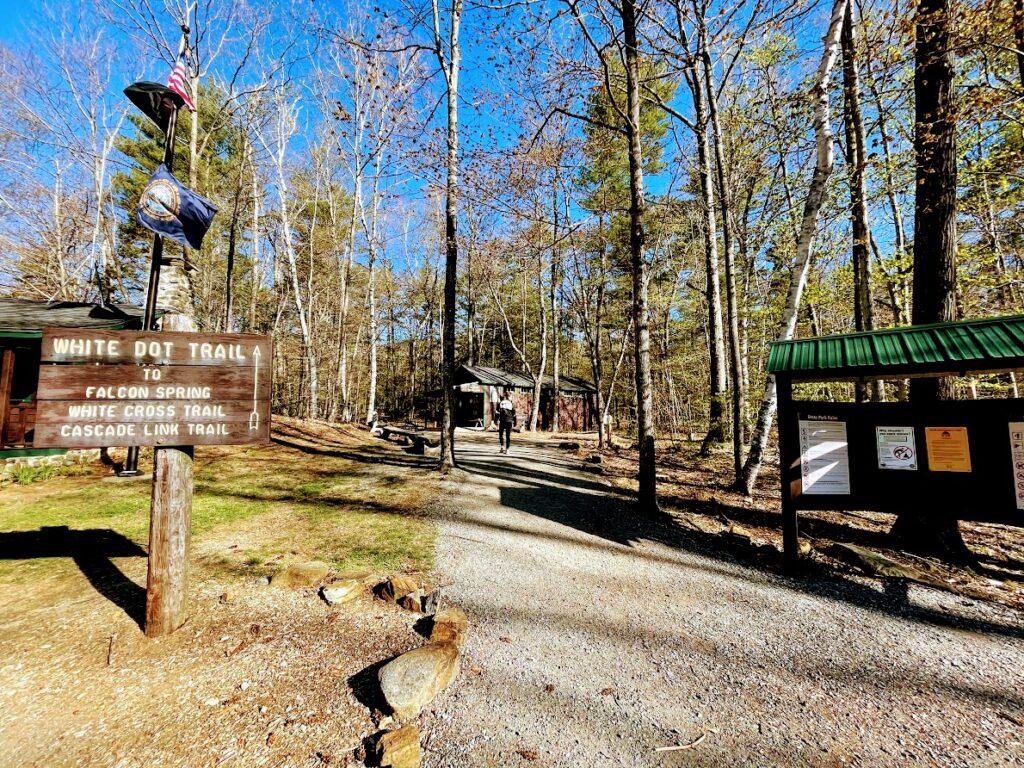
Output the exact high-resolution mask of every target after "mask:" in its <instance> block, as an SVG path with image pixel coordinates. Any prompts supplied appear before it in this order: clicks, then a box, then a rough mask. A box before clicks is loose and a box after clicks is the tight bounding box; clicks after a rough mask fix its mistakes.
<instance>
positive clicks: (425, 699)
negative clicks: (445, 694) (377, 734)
mask: <svg viewBox="0 0 1024 768" xmlns="http://www.w3.org/2000/svg"><path fill="white" fill-rule="evenodd" d="M458 671H459V647H458V646H457V645H456V644H455V643H452V642H444V643H427V644H426V645H424V646H422V647H420V648H415V649H413V650H411V651H409V652H408V653H403V654H402V655H401V656H399V657H398V658H396V659H392V660H391V661H389V662H388V663H387V664H385V665H384V666H383V667H381V669H380V671H379V672H378V673H377V679H378V680H379V681H380V690H381V693H382V694H383V695H384V700H385V701H386V702H387V705H388V706H389V707H391V711H392V712H394V714H395V716H396V717H398V718H399V719H400V720H409V719H411V718H413V717H416V715H418V714H419V713H420V712H421V711H422V710H423V708H424V707H425V706H427V704H429V703H430V702H431V701H433V700H434V697H435V696H437V694H439V693H440V692H441V691H443V690H444V689H445V688H447V687H448V685H449V684H450V683H451V681H452V680H453V679H454V678H455V676H456V675H457V674H458Z"/></svg>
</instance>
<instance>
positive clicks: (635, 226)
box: [619, 0, 658, 513]
mask: <svg viewBox="0 0 1024 768" xmlns="http://www.w3.org/2000/svg"><path fill="white" fill-rule="evenodd" d="M635 3H636V0H622V5H621V7H620V9H619V10H620V15H621V18H622V35H623V40H624V42H625V64H626V104H627V108H628V120H627V121H626V134H627V139H628V142H629V255H630V262H631V266H632V278H633V328H634V333H635V335H634V341H635V344H634V369H635V376H636V400H637V409H636V413H637V441H638V442H639V444H640V460H639V471H638V473H637V480H638V496H637V501H638V502H639V505H640V509H641V511H643V512H647V513H654V512H657V511H658V493H657V477H656V470H657V466H656V464H655V460H656V451H655V445H654V397H653V393H652V391H651V390H652V386H651V332H650V328H649V311H648V307H647V260H646V257H645V255H644V240H645V234H644V214H645V210H646V201H645V199H644V168H643V146H642V144H641V128H640V56H639V51H638V49H637V35H636V5H635Z"/></svg>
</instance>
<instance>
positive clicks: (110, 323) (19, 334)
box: [0, 298, 145, 339]
mask: <svg viewBox="0 0 1024 768" xmlns="http://www.w3.org/2000/svg"><path fill="white" fill-rule="evenodd" d="M144 314H145V312H144V310H143V309H142V307H133V306H130V305H127V304H115V305H111V306H107V307H102V306H100V305H99V304H87V303H84V302H77V301H59V302H46V301H30V300H28V299H3V298H0V338H15V339H38V338H41V337H42V335H43V328H90V329H107V330H121V329H128V330H133V329H140V328H142V318H143V315H144Z"/></svg>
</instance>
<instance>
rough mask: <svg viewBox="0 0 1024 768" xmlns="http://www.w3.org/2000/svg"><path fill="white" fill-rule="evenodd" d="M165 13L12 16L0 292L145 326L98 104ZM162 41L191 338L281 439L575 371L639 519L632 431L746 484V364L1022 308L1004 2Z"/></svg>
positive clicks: (1018, 64)
mask: <svg viewBox="0 0 1024 768" xmlns="http://www.w3.org/2000/svg"><path fill="white" fill-rule="evenodd" d="M184 17H185V7H184V5H183V4H179V3H175V2H173V0H164V1H163V2H150V0H107V1H106V2H103V1H102V0H85V1H84V2H79V3H74V4H71V3H66V4H56V5H47V4H39V5H38V7H35V8H33V11H32V12H31V13H27V14H25V18H24V20H23V22H19V27H18V29H17V30H16V32H15V33H14V34H8V35H5V36H4V37H3V41H2V42H0V91H2V93H3V96H4V105H5V108H4V110H3V111H2V113H0V290H2V292H3V293H5V294H8V295H12V296H18V297H24V298H30V299H36V300H53V301H59V300H75V301H95V300H99V299H100V298H103V297H105V298H106V299H108V300H110V301H112V302H115V303H131V304H136V305H139V304H142V303H143V302H144V299H145V296H144V293H145V287H146V275H147V270H148V265H147V260H148V255H149V247H150V234H149V232H148V231H146V230H144V229H142V228H140V227H139V226H138V224H137V223H136V222H135V218H134V210H135V206H136V204H137V201H138V197H139V194H140V192H141V190H142V188H143V187H144V185H145V183H146V180H147V178H148V176H149V174H150V173H151V172H152V170H153V169H155V167H156V166H157V165H158V164H159V162H160V157H161V154H162V149H161V139H162V137H160V136H159V135H158V130H157V129H156V128H155V126H153V125H151V124H150V123H149V122H148V120H147V119H146V118H144V117H143V116H141V115H140V114H139V113H137V111H136V110H135V108H134V107H132V106H131V105H130V104H129V103H128V101H127V100H126V99H125V98H124V96H123V95H122V93H121V91H122V89H123V88H124V87H125V86H127V85H129V84H130V83H131V82H133V81H135V80H139V79H147V80H156V81H161V82H163V81H165V80H166V77H167V75H168V74H169V72H170V70H171V66H172V62H173V61H174V57H175V55H176V53H177V46H178V39H179V35H180V32H179V29H178V26H177V25H178V23H179V21H180V20H182V19H183V18H184ZM5 23H9V22H5ZM922 25H924V26H923V27H922ZM190 26H191V30H190V31H191V34H190V49H189V52H188V65H187V71H188V76H189V80H190V82H191V91H192V93H193V96H194V99H195V102H196V104H197V107H198V112H197V113H196V114H195V115H191V114H189V113H188V112H186V111H185V110H182V112H181V115H180V118H179V122H178V136H177V150H176V161H175V172H176V175H177V177H178V178H179V179H180V180H181V181H182V182H183V183H184V184H186V185H187V186H188V187H190V188H191V189H193V190H195V191H196V192H198V193H200V194H201V195H204V196H206V197H208V198H210V199H211V200H212V201H214V203H215V204H216V205H217V206H218V208H219V212H218V214H217V216H216V218H215V219H214V223H213V227H212V228H211V230H210V232H209V233H208V234H207V237H206V241H205V243H204V246H203V248H202V249H200V250H198V251H190V252H189V253H188V254H186V256H187V260H188V263H189V265H190V267H191V272H190V275H191V282H192V294H193V299H192V311H193V313H194V317H195V321H196V323H197V326H198V328H199V330H203V331H209V332H215V331H232V332H251V333H261V334H271V335H272V336H273V337H274V341H275V349H276V355H275V367H276V370H275V389H274V407H275V409H276V410H277V411H278V412H281V413H285V414H288V415H296V416H303V417H307V418H322V419H331V420H355V421H362V420H364V419H366V417H367V415H368V414H371V413H373V412H374V411H378V412H380V413H381V414H385V415H388V416H391V417H395V418H402V417H405V416H407V415H410V414H412V413H413V412H414V410H415V407H416V405H417V403H418V402H421V398H422V396H423V395H424V394H425V393H427V392H429V391H436V390H439V389H442V388H443V385H444V383H445V381H446V375H450V370H449V369H448V367H447V366H446V365H445V360H446V359H448V360H451V361H453V362H454V363H455V364H459V363H469V364H480V365H492V366H496V367H500V368H504V369H507V370H513V371H521V372H523V373H525V374H527V375H528V376H531V377H533V378H534V379H535V380H536V379H537V377H539V376H540V375H541V374H546V375H555V376H557V375H562V374H564V375H573V376H579V377H582V378H585V379H588V380H590V381H593V382H594V383H595V384H596V386H597V387H598V391H599V407H600V408H601V409H602V411H607V412H608V413H609V415H610V416H611V418H612V421H613V423H614V424H615V425H616V428H617V430H618V431H620V432H623V433H628V434H631V435H633V436H634V437H635V438H636V439H637V442H638V444H639V445H640V453H641V455H640V463H641V498H642V499H643V498H644V496H645V488H646V492H647V493H648V494H649V495H647V498H648V499H649V500H653V488H654V473H653V466H654V437H655V436H657V437H658V439H659V440H660V439H670V440H682V439H688V438H690V437H691V436H697V437H700V438H703V439H704V442H705V446H706V447H707V448H708V449H711V448H713V447H714V446H715V445H716V444H722V445H727V444H728V443H729V442H730V441H731V442H732V443H733V450H734V459H735V470H736V474H737V478H739V479H742V480H743V482H745V483H746V485H747V486H748V487H750V486H751V485H752V484H753V482H754V481H755V480H756V477H757V468H758V467H759V464H760V459H761V456H763V451H764V447H765V444H766V443H767V439H768V437H767V436H768V434H769V431H770V427H771V415H772V413H773V409H774V402H773V397H774V390H773V387H772V385H771V382H770V381H766V376H765V373H764V366H765V362H766V359H767V350H768V344H769V342H771V341H774V340H776V339H779V338H788V337H793V336H814V335H824V334H830V333H837V332H846V331H852V330H861V329H871V328H885V327H890V326H895V325H906V324H908V323H910V322H911V321H914V322H922V321H924V320H923V319H922V317H923V316H918V315H916V314H915V313H916V312H917V311H918V309H919V307H921V306H924V304H925V303H926V302H924V301H923V300H922V297H923V296H924V295H925V290H924V289H922V287H921V284H920V282H919V281H920V279H923V278H926V277H928V276H932V277H935V276H939V277H941V276H943V275H945V277H946V278H948V279H946V282H945V286H944V287H943V286H939V288H938V289H935V286H934V285H932V286H931V287H930V288H928V290H929V291H930V293H929V296H931V294H933V293H934V292H935V290H939V291H940V293H941V294H942V295H941V296H940V297H939V304H940V305H941V304H943V302H944V307H940V309H939V310H937V314H936V313H933V315H934V316H933V317H931V318H930V319H935V320H938V319H962V318H975V317H982V316H988V315H998V314H1009V313H1015V312H1019V311H1020V310H1021V307H1022V301H1021V291H1022V286H1021V270H1022V261H1021V258H1022V256H1021V247H1022V237H1021V226H1022V222H1024V219H1022V215H1021V202H1020V201H1021V196H1022V184H1021V182H1022V176H1021V173H1022V165H1024V162H1022V160H1024V158H1022V151H1024V147H1022V142H1024V133H1022V124H1021V117H1022V109H1021V104H1022V97H1024V53H1022V52H1021V51H1022V49H1024V5H1022V3H1021V2H1020V0H990V1H988V2H977V3H949V2H945V1H943V0H921V1H920V2H918V3H909V2H899V3H885V2H874V1H873V0H851V1H850V2H847V0H836V2H833V3H831V4H829V3H818V2H801V1H800V0H797V1H795V2H777V1H776V0H755V2H707V1H706V0H662V1H652V2H645V3H636V2H624V3H622V4H616V3H611V2H606V1H605V0H561V1H560V2H556V1H555V0H548V1H546V2H525V1H524V2H500V1H499V2H470V1H469V0H449V1H448V2H446V3H445V4H444V5H440V4H439V2H438V0H432V3H419V2H406V1H404V0H403V1H401V2H386V3H381V4H380V5H377V6H365V7H364V6H361V5H357V4H355V3H348V4H338V5H333V6H332V5H330V4H324V3H312V2H300V1H299V0H294V1H293V2H281V3H262V4H261V3H254V2H250V1H248V0H242V1H241V2H233V1H232V0H201V1H200V2H199V3H198V7H197V9H196V12H195V14H194V15H193V16H192V17H191V21H190ZM922 28H925V29H928V30H930V31H929V32H928V34H929V35H933V37H925V38H924V39H925V41H926V42H929V44H931V46H932V51H931V53H930V54H928V53H927V52H925V53H924V55H923V54H922V50H921V47H922V46H921V41H922V35H921V32H920V30H921V29H922ZM943 30H945V31H944V32H943ZM928 56H930V57H931V58H928ZM928 67H932V68H933V69H934V71H935V72H938V75H931V74H928V73H929V72H930V71H931V70H929V69H928ZM943 71H945V73H946V74H945V75H942V72H943ZM922 73H924V74H925V75H927V76H924V77H923V76H922ZM943 76H945V77H948V83H947V85H948V87H947V88H946V90H945V92H943V91H942V88H941V87H940V86H941V85H942V82H943V80H942V77H943ZM915 78H917V79H916V81H915ZM915 88H916V89H917V91H916V92H917V98H915ZM929 88H930V89H931V91H932V92H931V93H929V92H928V91H929ZM922 89H924V90H922ZM936 89H938V90H937V92H936ZM922 94H924V97H922ZM925 97H926V98H929V99H932V100H933V101H934V103H935V104H938V105H939V106H938V107H937V109H939V110H940V112H941V114H938V116H937V117H936V116H935V115H933V118H935V119H934V121H933V122H932V123H929V125H930V126H931V128H929V129H928V130H923V129H922V125H924V123H923V122H922V117H921V109H922V103H923V102H922V98H925ZM936 126H937V127H936ZM929 130H930V131H931V132H932V134H933V138H934V139H935V141H934V142H933V145H935V146H939V145H941V146H940V149H938V150H937V149H935V146H924V145H921V144H920V142H921V140H922V136H923V137H924V139H925V144H927V138H928V131H929ZM915 137H917V138H918V141H919V146H917V147H915ZM942 147H944V149H943V148H942ZM929 152H932V153H936V152H937V153H938V154H933V155H929V154H928V153H929ZM943 152H945V154H942V153H943ZM922 158H925V159H926V160H925V162H922ZM943 158H944V159H943ZM922 172H923V173H924V174H925V176H924V178H923V179H922ZM929 179H930V180H929ZM915 189H917V190H919V191H920V190H921V189H929V190H931V191H933V192H935V194H936V197H935V198H934V199H931V198H929V199H930V200H931V202H929V203H928V204H927V205H925V206H924V208H921V207H920V206H921V205H922V201H921V200H919V199H918V198H919V197H920V195H915ZM915 206H918V207H917V208H915ZM922 210H924V212H925V214H926V215H928V216H931V217H932V218H930V219H928V221H927V222H924V223H922V222H923V220H922V214H921V211H922ZM936 217H938V219H941V221H942V222H944V223H943V224H942V225H941V226H935V221H936V220H937V219H936ZM950 227H952V228H950ZM921 228H923V229H922V230H921V232H919V231H918V229H921ZM925 238H929V239H928V242H927V243H926V242H925ZM943 238H944V239H943ZM446 280H447V282H448V287H449V295H450V300H449V301H448V302H447V311H446V301H445V286H446ZM953 288H955V290H951V289H953ZM915 293H916V294H917V295H916V296H915ZM929 300H931V299H929ZM932 304H933V305H934V304H935V302H934V301H933V302H932ZM446 330H447V331H449V332H450V338H446V334H445V331H446ZM446 342H447V343H448V345H449V349H448V351H447V358H446V350H445V346H446ZM952 386H954V387H956V388H957V391H956V392H955V394H958V395H960V396H968V397H970V396H976V397H1006V396H1011V395H1016V394H1017V383H1016V380H1015V379H1014V378H1013V377H1012V376H993V377H980V378H976V379H970V380H968V379H964V380H958V381H956V382H954V383H953V384H952ZM906 390H907V388H906V386H905V385H904V384H902V383H900V382H893V383H889V384H887V385H886V387H881V386H873V387H871V388H870V391H869V390H868V389H864V390H863V391H856V390H855V388H854V387H853V386H852V385H827V386H826V385H822V387H821V388H820V391H819V392H818V394H819V395H820V396H823V397H826V398H834V399H853V398H854V397H862V398H872V399H897V398H905V397H906V396H907V391H906ZM947 394H949V393H947ZM556 423H557V422H556ZM645 466H646V467H647V468H648V470H649V472H648V473H647V478H648V480H647V483H646V485H645V480H644V477H645V472H644V467H645Z"/></svg>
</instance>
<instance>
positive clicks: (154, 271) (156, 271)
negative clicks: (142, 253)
mask: <svg viewBox="0 0 1024 768" xmlns="http://www.w3.org/2000/svg"><path fill="white" fill-rule="evenodd" d="M187 21H188V17H186V22H187ZM188 35H189V28H188V24H187V23H186V24H182V25H181V48H180V49H179V53H178V55H179V56H180V55H181V53H182V52H183V51H184V50H185V49H186V48H187V47H188ZM178 109H179V105H178V102H177V101H176V100H175V99H174V98H172V97H171V96H170V92H168V94H166V95H164V97H163V99H162V100H161V102H160V110H161V112H164V113H168V114H167V128H166V130H165V131H164V159H163V163H164V165H165V166H167V171H168V173H174V138H175V136H174V134H175V132H176V130H177V127H178ZM163 256H164V239H163V238H162V237H161V236H160V235H159V234H157V233H156V232H154V233H153V248H152V250H151V251H150V254H149V285H148V287H147V288H146V311H145V314H144V315H143V318H142V330H144V331H154V330H156V298H157V292H158V290H159V287H160V262H161V261H162V260H163ZM138 474H140V472H139V447H138V446H132V447H131V448H129V449H128V455H127V456H126V457H125V462H124V469H123V470H121V472H119V473H118V476H119V477H134V476H136V475H138Z"/></svg>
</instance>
